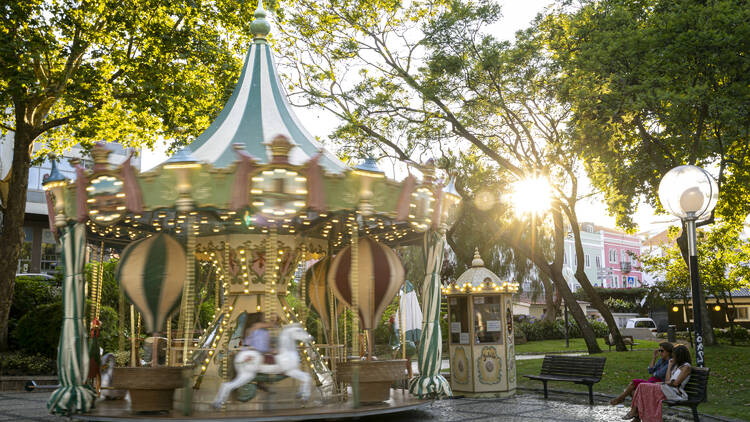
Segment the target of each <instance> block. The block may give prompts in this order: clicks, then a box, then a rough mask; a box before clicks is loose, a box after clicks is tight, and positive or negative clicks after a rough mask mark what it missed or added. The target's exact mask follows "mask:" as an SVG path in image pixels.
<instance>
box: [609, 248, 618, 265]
mask: <svg viewBox="0 0 750 422" xmlns="http://www.w3.org/2000/svg"><path fill="white" fill-rule="evenodd" d="M609 262H610V263H612V264H616V263H617V249H610V250H609Z"/></svg>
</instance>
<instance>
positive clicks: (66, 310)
mask: <svg viewBox="0 0 750 422" xmlns="http://www.w3.org/2000/svg"><path fill="white" fill-rule="evenodd" d="M61 243H62V262H63V266H64V269H65V278H64V279H63V321H62V331H61V332H60V345H59V346H58V348H57V374H58V375H57V378H58V380H59V381H60V387H59V388H58V389H57V390H55V391H54V392H53V393H52V396H51V397H50V399H49V401H48V402H47V409H49V411H50V412H51V413H54V414H58V415H70V414H72V413H82V412H87V411H88V410H89V409H91V406H93V404H94V400H95V398H96V397H95V396H96V393H95V392H94V389H93V388H92V387H91V386H90V385H87V384H86V375H87V372H88V368H89V352H88V348H87V344H86V337H87V336H86V327H85V326H84V322H83V312H84V311H83V308H84V305H85V301H86V298H85V295H84V283H85V281H84V280H85V279H84V264H85V263H86V226H85V225H84V224H81V223H78V224H75V225H69V226H67V227H65V228H63V231H62V238H61Z"/></svg>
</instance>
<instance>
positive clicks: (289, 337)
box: [213, 324, 312, 408]
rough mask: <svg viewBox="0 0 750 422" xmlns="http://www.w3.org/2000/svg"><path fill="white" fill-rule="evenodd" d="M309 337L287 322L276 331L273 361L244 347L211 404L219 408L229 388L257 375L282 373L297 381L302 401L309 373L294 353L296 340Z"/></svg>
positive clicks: (225, 398) (298, 327) (307, 340)
mask: <svg viewBox="0 0 750 422" xmlns="http://www.w3.org/2000/svg"><path fill="white" fill-rule="evenodd" d="M310 340H312V336H310V334H308V333H307V332H306V331H305V330H304V329H303V328H302V326H301V325H299V324H290V325H287V326H286V327H284V328H283V329H282V330H281V333H280V334H279V347H278V350H279V352H278V353H277V354H276V355H275V356H273V358H274V362H273V363H270V364H269V363H266V362H264V358H265V357H264V356H263V354H262V353H260V352H258V351H257V350H253V349H247V350H243V351H241V352H239V353H237V356H235V358H234V370H235V372H236V373H237V376H235V377H234V379H233V380H231V381H229V382H225V383H223V384H221V387H219V392H218V393H217V394H216V399H214V403H213V405H214V407H215V408H220V407H221V405H222V404H224V402H225V401H226V400H227V397H229V393H231V392H232V391H233V390H235V389H237V388H239V387H241V386H243V385H245V384H247V383H248V382H251V381H252V380H253V379H254V378H255V376H256V375H257V374H259V373H260V374H284V375H286V376H288V377H292V378H295V379H297V380H299V381H300V383H301V385H300V389H299V392H298V393H297V395H298V397H301V398H302V400H307V399H309V398H310V382H311V380H312V378H311V377H310V374H308V373H307V372H305V371H303V370H301V369H300V368H299V366H300V358H299V353H297V342H300V341H302V342H309V341H310Z"/></svg>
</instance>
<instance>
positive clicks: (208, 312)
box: [198, 298, 216, 327]
mask: <svg viewBox="0 0 750 422" xmlns="http://www.w3.org/2000/svg"><path fill="white" fill-rule="evenodd" d="M209 299H210V298H209ZM215 313H216V307H214V302H213V301H212V300H206V301H205V302H203V303H202V304H201V307H200V309H199V310H198V321H199V322H200V326H201V327H208V326H209V324H211V321H213V320H214V314H215Z"/></svg>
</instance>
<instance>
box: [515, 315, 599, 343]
mask: <svg viewBox="0 0 750 422" xmlns="http://www.w3.org/2000/svg"><path fill="white" fill-rule="evenodd" d="M589 325H591V328H592V329H593V330H594V334H595V335H596V337H606V336H607V335H608V334H609V329H608V328H607V324H605V323H603V322H599V321H591V320H589ZM568 327H569V329H568V335H569V338H580V337H583V335H581V329H580V327H579V326H578V323H577V322H575V321H574V320H570V321H569V322H568ZM516 332H517V333H522V334H523V335H524V336H525V337H526V340H528V341H538V340H555V339H563V338H565V321H564V320H562V319H556V320H554V321H548V320H538V321H535V322H532V321H522V322H518V323H516Z"/></svg>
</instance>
